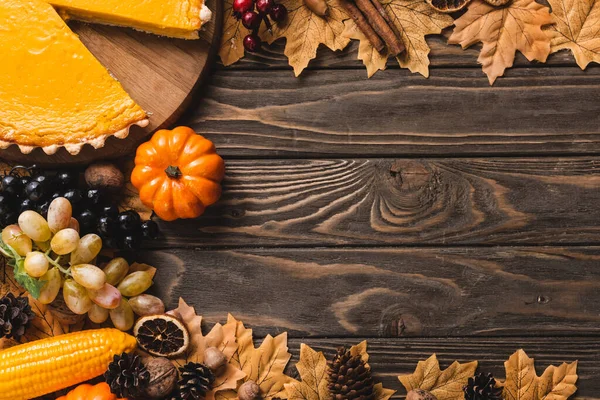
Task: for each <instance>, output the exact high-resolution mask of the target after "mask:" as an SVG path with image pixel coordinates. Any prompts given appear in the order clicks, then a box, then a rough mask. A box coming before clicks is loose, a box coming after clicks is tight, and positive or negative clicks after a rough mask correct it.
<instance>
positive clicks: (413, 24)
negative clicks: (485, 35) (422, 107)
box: [344, 0, 454, 78]
mask: <svg viewBox="0 0 600 400" xmlns="http://www.w3.org/2000/svg"><path fill="white" fill-rule="evenodd" d="M381 3H382V4H383V7H384V9H385V10H386V12H387V13H388V15H389V17H390V19H391V20H392V22H393V23H394V25H396V27H397V28H398V31H399V32H401V34H402V43H404V45H405V46H406V51H404V52H403V53H402V54H400V56H399V57H397V61H398V63H399V64H400V66H401V67H402V68H408V69H409V70H410V71H411V72H413V73H417V72H418V73H419V74H421V75H423V76H424V77H426V78H427V77H428V76H429V64H430V63H429V52H430V50H431V49H430V48H429V45H428V44H427V41H426V40H425V36H427V35H433V34H439V33H442V30H443V29H444V28H447V27H449V26H452V24H453V23H454V20H453V19H452V17H451V16H449V15H448V14H444V13H441V12H438V11H436V10H434V9H433V8H432V7H430V6H429V5H427V3H425V2H424V1H420V0H382V1H381ZM345 23H346V31H345V32H344V35H346V36H347V37H350V38H352V39H357V40H360V46H359V49H358V59H359V60H362V61H363V64H364V65H365V66H366V67H367V74H368V76H369V77H371V76H372V75H373V74H374V73H375V72H377V70H382V69H385V63H386V61H387V59H388V57H389V55H388V54H387V53H386V54H380V53H378V52H377V50H375V49H374V48H373V46H372V45H371V43H369V41H368V40H367V39H366V37H365V36H364V35H362V33H360V30H359V29H358V28H357V27H356V24H355V23H354V21H352V20H349V21H346V22H345Z"/></svg>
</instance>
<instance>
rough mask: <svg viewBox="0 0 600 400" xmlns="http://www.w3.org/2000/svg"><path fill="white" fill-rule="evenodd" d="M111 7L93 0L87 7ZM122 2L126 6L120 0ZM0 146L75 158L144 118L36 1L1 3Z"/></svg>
mask: <svg viewBox="0 0 600 400" xmlns="http://www.w3.org/2000/svg"><path fill="white" fill-rule="evenodd" d="M104 2H106V3H116V2H111V1H108V0H97V1H94V0H91V1H89V3H104ZM122 2H123V3H127V0H125V1H122ZM0 54H2V55H3V57H2V58H3V60H2V62H1V63H0V77H1V78H0V147H1V148H6V147H8V146H10V145H11V144H16V145H18V146H19V148H20V149H21V151H22V152H23V153H28V152H30V151H31V150H33V149H34V148H35V147H42V148H43V150H44V151H45V152H46V153H47V154H52V153H54V152H56V150H57V149H58V148H59V147H65V148H66V149H67V150H68V151H69V152H70V153H72V154H77V153H78V152H79V150H80V149H81V147H82V146H83V145H84V144H86V143H89V144H91V145H92V146H94V147H96V148H98V147H102V146H103V145H104V141H105V140H106V138H107V137H109V136H116V137H119V138H123V137H125V136H127V134H128V131H129V128H130V127H131V126H132V125H134V124H136V125H140V126H145V125H147V124H148V120H147V119H146V113H145V112H144V110H142V108H141V107H140V106H139V105H138V104H136V102H135V101H134V100H133V99H132V98H131V97H129V95H128V94H127V93H126V92H125V90H124V89H123V87H122V86H121V84H120V83H119V82H117V81H116V80H115V79H114V78H113V77H112V76H111V75H110V74H109V73H108V71H107V70H106V69H105V68H104V67H103V66H102V65H101V64H100V63H99V62H98V61H97V60H96V58H95V57H94V56H93V55H92V54H91V53H90V52H89V51H88V50H87V49H86V48H85V46H84V45H83V44H82V43H81V42H80V41H79V39H78V38H77V35H75V34H74V33H73V32H72V31H71V30H70V29H69V27H68V26H67V25H66V24H65V22H64V21H63V19H62V18H61V17H60V16H59V14H58V13H57V12H56V11H55V10H54V8H53V7H52V6H51V5H50V4H48V3H46V2H43V1H40V0H0Z"/></svg>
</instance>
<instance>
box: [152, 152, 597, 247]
mask: <svg viewBox="0 0 600 400" xmlns="http://www.w3.org/2000/svg"><path fill="white" fill-rule="evenodd" d="M223 188H224V191H223V192H224V194H223V198H222V199H221V201H219V203H217V205H215V206H213V207H212V208H209V210H208V211H207V213H206V214H205V215H204V216H203V217H202V218H200V219H198V220H194V221H176V222H170V223H160V227H161V230H162V232H163V234H164V236H165V240H164V241H161V242H160V243H159V244H160V245H161V246H164V247H191V246H203V247H205V246H246V247H256V246H281V245H287V246H296V245H302V246H309V245H310V246H319V245H377V244H379V245H382V244H383V245H392V244H394V245H397V244H412V245H414V244H425V245H427V244H436V245H446V244H507V243H510V244H555V243H559V244H581V243H598V238H599V237H600V236H599V234H600V227H599V226H598V224H597V221H598V220H600V209H599V208H598V207H597V204H598V193H599V189H600V158H595V157H581V158H537V159H534V158H508V159H507V158H490V159H481V158H477V159H397V160H394V159H346V160H339V159H338V160H252V161H250V160H234V161H229V162H228V163H227V175H226V178H225V181H224V184H223ZM155 245H156V244H155V243H152V246H155Z"/></svg>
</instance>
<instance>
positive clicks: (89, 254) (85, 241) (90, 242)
mask: <svg viewBox="0 0 600 400" xmlns="http://www.w3.org/2000/svg"><path fill="white" fill-rule="evenodd" d="M100 250H102V239H100V236H98V235H96V234H94V233H90V234H87V235H85V236H84V237H82V238H81V239H80V240H79V244H78V245H77V248H76V249H75V250H74V251H73V252H72V253H71V265H77V264H87V263H89V262H90V261H92V260H93V259H94V258H96V256H97V255H98V253H100Z"/></svg>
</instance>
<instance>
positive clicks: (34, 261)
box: [23, 251, 50, 278]
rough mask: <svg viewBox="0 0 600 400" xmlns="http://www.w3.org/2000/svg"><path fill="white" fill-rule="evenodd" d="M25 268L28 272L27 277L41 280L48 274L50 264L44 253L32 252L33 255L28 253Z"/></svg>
mask: <svg viewBox="0 0 600 400" xmlns="http://www.w3.org/2000/svg"><path fill="white" fill-rule="evenodd" d="M23 266H24V268H25V272H27V275H29V276H32V277H34V278H39V277H41V276H42V275H44V274H45V273H46V272H48V267H49V266H50V263H49V262H48V259H47V258H46V255H45V254H44V253H42V252H39V251H32V252H31V253H27V256H26V257H25V263H24V265H23Z"/></svg>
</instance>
